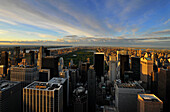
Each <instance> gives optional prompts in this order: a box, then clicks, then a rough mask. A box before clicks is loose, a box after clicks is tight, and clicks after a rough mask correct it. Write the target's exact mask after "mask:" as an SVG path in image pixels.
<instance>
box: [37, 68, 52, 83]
mask: <svg viewBox="0 0 170 112" xmlns="http://www.w3.org/2000/svg"><path fill="white" fill-rule="evenodd" d="M49 80H50V69H40V70H39V81H40V82H47V81H49Z"/></svg>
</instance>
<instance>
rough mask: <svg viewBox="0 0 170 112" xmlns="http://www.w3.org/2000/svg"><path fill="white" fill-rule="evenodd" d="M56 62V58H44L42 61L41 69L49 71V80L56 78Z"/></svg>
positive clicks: (57, 59) (57, 73) (57, 74)
mask: <svg viewBox="0 0 170 112" xmlns="http://www.w3.org/2000/svg"><path fill="white" fill-rule="evenodd" d="M58 61H59V57H56V56H46V57H44V58H43V61H42V69H50V78H53V77H58V76H59V72H58Z"/></svg>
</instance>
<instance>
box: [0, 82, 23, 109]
mask: <svg viewBox="0 0 170 112" xmlns="http://www.w3.org/2000/svg"><path fill="white" fill-rule="evenodd" d="M21 106H22V105H21V85H20V83H19V82H12V81H5V80H2V81H0V112H22V111H21Z"/></svg>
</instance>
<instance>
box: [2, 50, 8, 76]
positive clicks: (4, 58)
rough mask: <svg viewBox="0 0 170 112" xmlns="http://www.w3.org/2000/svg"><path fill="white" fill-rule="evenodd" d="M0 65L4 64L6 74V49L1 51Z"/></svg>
mask: <svg viewBox="0 0 170 112" xmlns="http://www.w3.org/2000/svg"><path fill="white" fill-rule="evenodd" d="M1 65H4V68H5V70H4V74H6V75H7V69H8V53H7V52H6V51H2V52H1Z"/></svg>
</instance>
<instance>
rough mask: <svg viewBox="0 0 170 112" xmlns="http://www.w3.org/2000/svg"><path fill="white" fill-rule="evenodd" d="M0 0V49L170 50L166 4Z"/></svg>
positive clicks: (152, 1) (143, 0)
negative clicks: (74, 46) (51, 47)
mask: <svg viewBox="0 0 170 112" xmlns="http://www.w3.org/2000/svg"><path fill="white" fill-rule="evenodd" d="M0 2H1V4H0V45H86V46H89V45H90V46H91V45H94V46H99V45H100V46H123V47H160V48H161V47H162V48H169V47H170V46H169V43H170V13H169V12H170V8H169V7H168V6H169V5H170V2H169V1H168V0H164V1H162V0H157V1H155V0H147V1H146V0H130V1H126V0H119V1H118V0H107V1H103V0H81V1H77V0H72V1H68V0H56V1H55V0H43V1H41V0H36V1H34V0H24V1H23V0H5V1H4V0H0Z"/></svg>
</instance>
